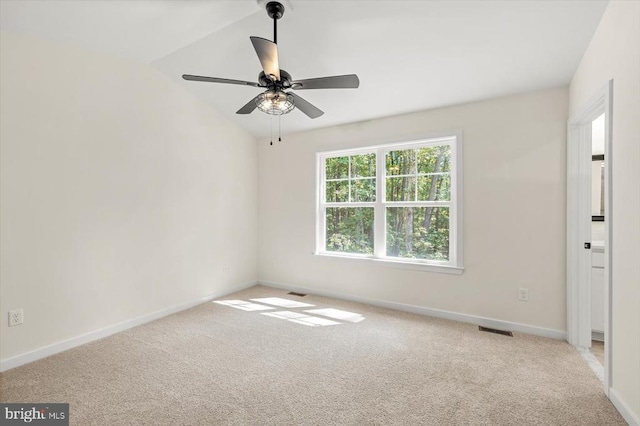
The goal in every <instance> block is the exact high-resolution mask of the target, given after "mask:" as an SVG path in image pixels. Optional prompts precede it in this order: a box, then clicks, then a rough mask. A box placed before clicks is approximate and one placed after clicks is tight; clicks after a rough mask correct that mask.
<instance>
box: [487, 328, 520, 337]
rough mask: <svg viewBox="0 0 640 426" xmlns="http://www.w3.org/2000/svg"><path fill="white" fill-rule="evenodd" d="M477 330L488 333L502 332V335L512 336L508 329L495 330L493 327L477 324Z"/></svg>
mask: <svg viewBox="0 0 640 426" xmlns="http://www.w3.org/2000/svg"><path fill="white" fill-rule="evenodd" d="M478 330H480V331H486V332H488V333H495V334H502V335H503V336H509V337H513V333H512V332H510V331H504V330H496V329H495V328H488V327H483V326H478Z"/></svg>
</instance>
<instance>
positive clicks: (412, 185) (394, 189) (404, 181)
mask: <svg viewBox="0 0 640 426" xmlns="http://www.w3.org/2000/svg"><path fill="white" fill-rule="evenodd" d="M415 200H416V178H415V177H391V178H387V201H415Z"/></svg>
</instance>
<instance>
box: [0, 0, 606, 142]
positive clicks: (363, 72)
mask: <svg viewBox="0 0 640 426" xmlns="http://www.w3.org/2000/svg"><path fill="white" fill-rule="evenodd" d="M261 3H262V2H261ZM606 4H607V1H600V0H587V1H573V0H569V1H562V0H558V1H547V0H538V1H527V0H521V1H479V0H472V1H426V0H425V1H400V0H396V1H381V0H373V1H364V0H356V1H302V0H292V1H288V2H285V5H286V6H287V10H286V11H285V15H284V17H283V19H282V20H280V21H279V25H278V48H279V55H280V65H281V68H283V69H285V70H287V71H288V72H289V73H290V74H291V75H292V76H293V78H294V79H303V78H311V77H320V76H326V75H339V74H349V73H356V74H358V76H359V77H360V88H359V89H356V90H322V91H300V92H297V94H299V95H301V96H303V97H304V98H305V99H307V100H308V101H310V102H312V103H313V104H315V105H316V106H317V107H319V108H320V109H322V110H324V111H325V114H324V115H323V116H322V117H320V118H318V119H315V120H311V119H309V118H308V117H306V116H305V115H304V114H302V113H301V112H300V111H295V110H294V111H292V112H291V113H290V114H288V115H286V116H283V118H282V130H283V133H285V134H286V133H289V132H293V131H301V130H308V129H312V128H317V127H325V126H330V125H336V124H343V123H350V122H357V121H363V120H370V119H374V118H378V117H383V116H389V115H395V114H401V113H406V112H411V111H417V110H423V109H429V108H435V107H441V106H446V105H452V104H458V103H464V102H470V101H474V100H480V99H486V98H492V97H497V96H503V95H508V94H513V93H521V92H527V91H531V90H537V89H542V88H548V87H559V86H564V85H567V84H568V83H569V82H570V79H571V77H572V75H573V73H574V71H575V69H576V67H577V66H578V62H579V61H580V58H581V57H582V54H583V53H584V51H585V49H586V47H587V45H588V43H589V41H590V39H591V36H592V35H593V33H594V31H595V29H596V27H597V25H598V22H599V20H600V18H601V16H602V13H603V12H604V9H605V7H606ZM0 29H1V30H2V31H8V32H16V33H21V34H27V35H31V36H37V37H42V38H46V39H51V40H55V41H60V42H64V43H68V44H72V45H76V46H79V47H83V48H86V49H89V50H93V51H99V52H104V53H107V54H113V55H117V56H121V57H125V58H128V59H132V60H135V61H140V62H145V63H150V64H152V65H153V66H155V67H156V68H157V69H159V70H160V71H162V72H163V73H165V74H166V75H167V76H169V78H172V79H174V80H175V81H176V82H177V83H178V84H181V85H183V86H184V87H185V88H186V89H187V90H189V91H191V92H193V93H194V94H196V95H197V96H199V97H200V98H201V99H202V100H204V101H205V102H207V103H209V104H210V105H211V106H213V107H214V108H216V109H217V110H219V111H220V112H222V113H223V114H224V115H226V116H227V117H229V118H230V119H232V120H234V121H235V122H237V123H238V124H239V125H240V126H242V127H244V128H245V129H247V130H248V131H249V132H251V133H252V134H254V135H255V136H257V137H262V136H267V135H268V134H269V133H270V129H271V127H270V126H271V117H270V116H268V115H266V114H263V113H261V112H259V111H257V110H256V111H254V112H253V113H252V114H251V115H237V114H235V111H237V110H238V109H239V108H240V107H241V106H242V105H244V104H245V103H246V102H247V101H249V100H250V99H251V98H252V97H254V96H255V95H257V94H258V93H259V90H260V89H257V88H253V87H249V86H247V87H243V86H227V85H221V84H209V83H196V82H187V81H183V80H182V79H181V75H182V74H185V73H187V74H199V75H207V76H215V77H223V78H233V79H241V80H249V81H256V79H257V76H258V73H259V71H260V70H261V68H260V63H259V62H258V60H257V58H256V55H255V52H254V50H253V47H252V46H251V43H250V41H249V36H260V37H264V38H269V39H271V38H272V37H273V33H272V31H273V23H272V21H271V20H270V18H269V17H268V16H267V14H266V13H265V11H264V8H263V7H262V6H260V5H259V4H258V2H256V1H255V0H246V1H242V0H233V1H211V0H209V1H204V0H189V1H185V0H181V1H175V0H149V1H144V0H138V1H119V0H110V1H108V0H94V1H76V0H64V1H57V0H48V1H42V0H35V1H31V0H19V1H16V0H3V1H1V2H0ZM276 120H277V119H276Z"/></svg>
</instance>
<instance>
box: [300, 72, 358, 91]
mask: <svg viewBox="0 0 640 426" xmlns="http://www.w3.org/2000/svg"><path fill="white" fill-rule="evenodd" d="M358 86H360V80H359V79H358V76H357V75H355V74H348V75H335V76H333V77H319V78H308V79H306V80H296V81H292V82H291V88H292V89H296V90H305V89H357V88H358Z"/></svg>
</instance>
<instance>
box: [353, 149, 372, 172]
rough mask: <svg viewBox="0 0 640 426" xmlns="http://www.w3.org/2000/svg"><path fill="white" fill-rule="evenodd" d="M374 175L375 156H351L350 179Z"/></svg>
mask: <svg viewBox="0 0 640 426" xmlns="http://www.w3.org/2000/svg"><path fill="white" fill-rule="evenodd" d="M375 175H376V154H373V153H371V154H363V155H353V156H352V157H351V177H374V176H375Z"/></svg>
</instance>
